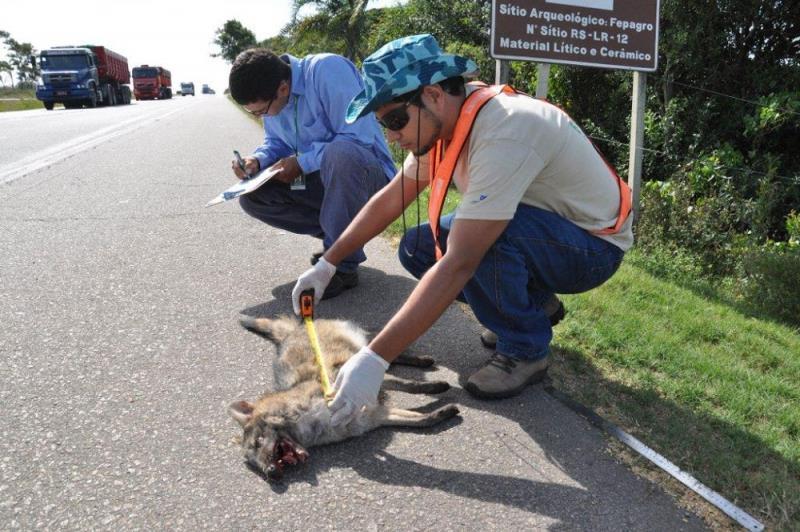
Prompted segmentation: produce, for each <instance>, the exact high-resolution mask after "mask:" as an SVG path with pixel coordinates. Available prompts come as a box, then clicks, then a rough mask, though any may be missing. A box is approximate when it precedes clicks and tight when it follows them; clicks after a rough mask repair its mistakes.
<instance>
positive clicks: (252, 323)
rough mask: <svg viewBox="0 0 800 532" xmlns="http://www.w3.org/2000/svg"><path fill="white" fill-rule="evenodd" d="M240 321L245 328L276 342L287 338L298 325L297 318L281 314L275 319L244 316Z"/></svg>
mask: <svg viewBox="0 0 800 532" xmlns="http://www.w3.org/2000/svg"><path fill="white" fill-rule="evenodd" d="M239 323H241V324H242V327H244V328H245V329H247V330H249V331H252V332H254V333H256V334H258V335H259V336H263V337H265V338H267V339H268V340H272V341H273V342H276V343H280V342H282V341H283V340H285V339H286V338H287V337H288V336H289V334H290V333H291V332H292V331H293V330H294V329H296V328H297V326H298V322H297V320H296V319H292V318H289V317H287V316H281V317H280V318H278V319H275V320H270V319H267V318H251V317H250V316H245V317H244V318H240V319H239Z"/></svg>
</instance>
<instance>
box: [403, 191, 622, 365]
mask: <svg viewBox="0 0 800 532" xmlns="http://www.w3.org/2000/svg"><path fill="white" fill-rule="evenodd" d="M453 217H454V215H453V214H450V215H447V216H443V217H442V220H441V230H440V246H441V248H442V251H446V244H447V236H448V234H449V232H450V227H451V224H452V223H453ZM417 242H418V243H419V245H418V246H417ZM415 249H416V252H414V250H415ZM399 253H400V262H401V263H402V264H403V266H404V267H405V269H406V270H408V271H409V272H410V273H411V274H412V275H413V276H414V277H416V278H417V279H419V278H421V277H422V276H423V275H424V274H425V272H426V271H428V269H429V268H431V267H432V266H433V265H434V264H435V262H436V260H435V255H434V247H433V235H432V234H431V230H430V226H428V225H427V224H424V225H419V226H417V227H414V228H412V229H411V230H409V231H408V232H407V233H406V234H405V235H404V236H403V239H402V240H401V242H400V251H399ZM411 253H413V255H410V254H411ZM623 255H624V252H623V251H622V250H621V249H620V248H618V247H617V246H615V245H613V244H611V243H609V242H607V241H605V240H603V239H601V238H597V237H596V236H594V235H592V234H591V233H589V232H587V231H585V230H583V229H581V228H580V227H578V226H577V225H575V224H574V223H572V222H570V221H569V220H567V219H565V218H562V217H561V216H559V215H557V214H554V213H552V212H549V211H545V210H543V209H538V208H536V207H529V206H527V205H520V206H519V207H518V208H517V212H516V214H515V215H514V218H513V219H512V220H511V221H510V222H509V224H508V227H506V229H505V231H503V233H502V234H501V235H500V237H499V238H498V239H497V241H496V242H495V243H494V244H493V245H492V247H491V248H489V251H488V252H487V253H486V255H485V256H484V257H483V259H482V260H481V263H480V265H479V266H478V269H477V270H476V271H475V275H474V276H473V277H472V279H470V280H469V282H467V284H466V286H464V289H463V292H462V294H461V295H462V297H463V300H465V301H466V302H467V303H468V304H469V306H470V307H471V308H472V311H473V312H474V313H475V316H476V317H477V318H478V321H480V322H481V323H482V324H483V325H484V326H485V327H486V328H488V329H490V330H492V331H494V332H495V333H496V334H497V352H498V353H501V354H503V355H506V356H508V357H511V358H515V359H524V360H538V359H541V358H544V357H546V356H547V355H548V354H549V352H550V341H551V340H552V338H553V331H552V328H551V326H550V319H549V318H548V316H547V314H546V313H545V311H544V309H543V308H542V306H543V305H544V303H545V302H546V301H547V300H548V299H549V298H550V297H551V296H552V295H553V294H556V293H559V294H576V293H579V292H585V291H587V290H590V289H592V288H594V287H596V286H599V285H601V284H603V283H604V282H605V281H607V280H608V279H609V278H610V277H611V276H612V275H613V274H614V272H616V271H617V268H619V265H620V263H621V262H622V257H623ZM459 299H462V298H461V297H460V298H459Z"/></svg>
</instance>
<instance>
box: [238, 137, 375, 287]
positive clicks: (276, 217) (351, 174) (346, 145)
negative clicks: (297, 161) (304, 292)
mask: <svg viewBox="0 0 800 532" xmlns="http://www.w3.org/2000/svg"><path fill="white" fill-rule="evenodd" d="M388 182H389V177H388V176H387V175H386V174H385V173H384V170H383V167H382V166H381V163H380V161H379V160H378V159H377V158H376V157H375V156H374V155H373V154H372V152H370V151H369V150H368V149H366V148H364V147H363V146H360V145H358V144H356V143H354V142H350V141H348V140H335V141H333V142H331V143H330V144H328V146H327V147H326V148H325V151H324V152H323V154H322V162H321V165H320V170H319V171H318V172H314V173H311V174H307V175H306V189H305V190H291V189H290V187H289V185H288V184H286V183H281V182H278V181H269V182H267V183H265V184H264V185H262V186H261V187H259V188H258V189H256V190H254V191H253V192H251V193H249V194H246V195H244V196H241V197H240V198H239V205H240V206H241V207H242V209H243V210H244V212H246V213H247V214H249V215H250V216H252V217H254V218H256V219H258V220H261V221H262V222H264V223H266V224H268V225H271V226H272V227H277V228H279V229H284V230H286V231H289V232H291V233H296V234H301V235H310V236H313V237H316V238H320V239H322V243H323V246H324V247H325V249H328V248H329V247H330V246H331V245H332V244H333V242H334V241H336V239H337V238H339V235H340V234H342V232H343V231H344V230H345V228H346V227H347V226H348V225H349V224H350V222H351V221H352V219H353V218H354V217H355V215H356V214H357V213H358V211H359V210H361V207H363V206H364V204H365V203H367V201H368V200H369V198H371V197H372V195H373V194H375V193H376V192H377V191H378V190H380V189H381V188H383V186H384V185H386V183H388ZM366 259H367V256H366V255H365V254H364V250H363V249H359V250H358V251H356V252H355V253H353V254H352V255H350V256H348V257H346V258H345V259H344V260H343V261H342V262H341V264H339V267H338V269H339V270H341V271H343V272H353V271H355V270H356V268H357V267H358V265H359V264H360V263H362V262H364V261H365V260H366Z"/></svg>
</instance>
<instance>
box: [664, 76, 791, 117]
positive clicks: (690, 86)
mask: <svg viewBox="0 0 800 532" xmlns="http://www.w3.org/2000/svg"><path fill="white" fill-rule="evenodd" d="M653 77H654V78H658V79H661V80H665V81H667V82H668V83H674V84H675V85H680V86H681V87H686V88H687V89H693V90H696V91H700V92H707V93H709V94H714V95H716V96H722V97H723V98H730V99H732V100H738V101H740V102H745V103H749V104H752V105H755V106H756V107H762V108H764V107H769V106H768V105H764V104H763V103H760V102H756V101H754V100H748V99H746V98H740V97H738V96H733V95H732V94H725V93H724V92H719V91H715V90H713V89H705V88H703V87H697V86H694V85H689V84H688V83H684V82H682V81H675V80H673V79H665V78H664V77H663V76H658V75H653ZM778 110H779V111H782V112H784V113H788V114H792V115H797V116H800V113H798V112H797V111H792V110H791V109H787V108H785V107H780V108H778Z"/></svg>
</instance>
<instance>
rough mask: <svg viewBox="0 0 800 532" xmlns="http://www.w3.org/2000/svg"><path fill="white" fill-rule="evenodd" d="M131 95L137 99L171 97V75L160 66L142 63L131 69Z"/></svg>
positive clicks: (163, 98) (164, 98)
mask: <svg viewBox="0 0 800 532" xmlns="http://www.w3.org/2000/svg"><path fill="white" fill-rule="evenodd" d="M133 96H134V97H135V98H136V99H137V100H155V99H159V100H169V99H170V98H172V75H171V74H170V72H169V70H167V69H166V68H162V67H160V66H150V65H142V66H138V67H135V68H134V69H133Z"/></svg>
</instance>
